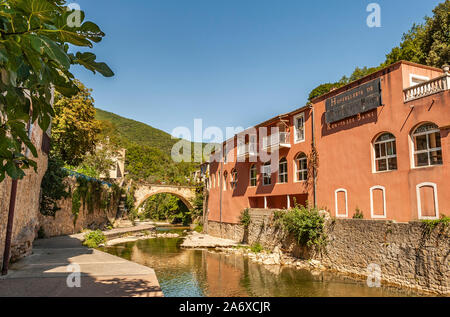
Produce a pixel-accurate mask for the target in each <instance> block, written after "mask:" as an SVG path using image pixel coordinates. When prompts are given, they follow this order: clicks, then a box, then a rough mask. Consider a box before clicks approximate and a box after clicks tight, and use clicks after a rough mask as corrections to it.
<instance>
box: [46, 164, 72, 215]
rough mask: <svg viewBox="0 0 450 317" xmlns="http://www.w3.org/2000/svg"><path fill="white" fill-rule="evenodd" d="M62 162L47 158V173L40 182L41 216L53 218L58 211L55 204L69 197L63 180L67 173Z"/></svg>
mask: <svg viewBox="0 0 450 317" xmlns="http://www.w3.org/2000/svg"><path fill="white" fill-rule="evenodd" d="M63 165H64V164H63V162H62V161H61V160H59V159H57V158H53V157H49V160H48V168H47V171H46V173H45V175H44V177H43V178H42V182H41V201H40V206H39V209H40V212H41V214H43V215H47V216H53V217H54V216H55V214H56V212H57V211H58V210H60V208H59V207H58V204H57V202H58V201H59V200H60V199H63V198H67V197H69V192H67V188H66V187H67V186H66V185H65V184H64V179H65V178H66V177H67V176H68V173H67V172H66V171H65V170H64V169H63V168H62V167H63Z"/></svg>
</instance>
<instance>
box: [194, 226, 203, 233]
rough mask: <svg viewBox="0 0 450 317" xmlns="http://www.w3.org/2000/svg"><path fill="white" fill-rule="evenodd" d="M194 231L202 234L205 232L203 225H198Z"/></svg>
mask: <svg viewBox="0 0 450 317" xmlns="http://www.w3.org/2000/svg"><path fill="white" fill-rule="evenodd" d="M194 231H196V232H199V233H202V232H203V225H196V226H195V228H194Z"/></svg>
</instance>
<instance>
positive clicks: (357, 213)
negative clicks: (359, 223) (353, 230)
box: [353, 208, 364, 219]
mask: <svg viewBox="0 0 450 317" xmlns="http://www.w3.org/2000/svg"><path fill="white" fill-rule="evenodd" d="M353 219H364V215H363V213H362V211H361V210H360V209H359V208H356V210H355V214H354V215H353Z"/></svg>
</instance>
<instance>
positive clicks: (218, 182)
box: [217, 172, 221, 189]
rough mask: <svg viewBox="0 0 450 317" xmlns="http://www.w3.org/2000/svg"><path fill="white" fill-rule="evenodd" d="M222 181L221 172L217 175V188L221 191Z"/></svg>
mask: <svg viewBox="0 0 450 317" xmlns="http://www.w3.org/2000/svg"><path fill="white" fill-rule="evenodd" d="M220 183H221V180H220V172H219V173H218V174H217V187H219V189H220V186H221V184H220Z"/></svg>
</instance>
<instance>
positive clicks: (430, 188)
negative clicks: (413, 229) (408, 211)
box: [416, 182, 439, 219]
mask: <svg viewBox="0 0 450 317" xmlns="http://www.w3.org/2000/svg"><path fill="white" fill-rule="evenodd" d="M416 193H417V210H418V213H419V219H439V203H438V194H437V185H436V184H434V183H428V182H427V183H421V184H418V185H417V186H416Z"/></svg>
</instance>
